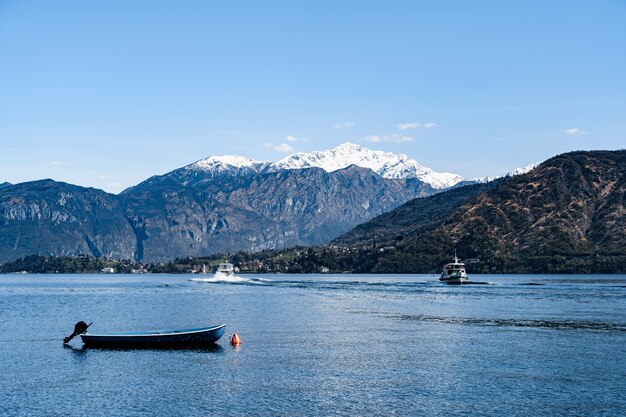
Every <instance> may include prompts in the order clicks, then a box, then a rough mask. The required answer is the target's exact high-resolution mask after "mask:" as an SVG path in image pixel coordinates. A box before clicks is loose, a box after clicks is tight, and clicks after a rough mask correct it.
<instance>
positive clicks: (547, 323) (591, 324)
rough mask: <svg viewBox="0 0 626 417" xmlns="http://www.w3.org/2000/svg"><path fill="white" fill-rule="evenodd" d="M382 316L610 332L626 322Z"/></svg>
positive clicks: (625, 329) (624, 329)
mask: <svg viewBox="0 0 626 417" xmlns="http://www.w3.org/2000/svg"><path fill="white" fill-rule="evenodd" d="M384 316H387V317H392V318H397V319H400V320H413V321H423V322H430V323H446V324H460V325H467V326H498V327H503V326H506V327H533V328H544V329H559V330H598V331H610V332H626V323H611V322H599V321H584V320H583V321H581V320H524V319H497V318H472V317H444V316H428V315H420V314H417V315H412V314H400V315H397V314H391V315H389V314H385V315H384Z"/></svg>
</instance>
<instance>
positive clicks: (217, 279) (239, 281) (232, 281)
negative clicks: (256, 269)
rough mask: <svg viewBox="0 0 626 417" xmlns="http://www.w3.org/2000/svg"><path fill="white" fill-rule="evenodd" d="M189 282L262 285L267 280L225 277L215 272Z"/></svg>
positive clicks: (233, 276) (234, 276) (235, 276)
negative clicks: (209, 275) (208, 276)
mask: <svg viewBox="0 0 626 417" xmlns="http://www.w3.org/2000/svg"><path fill="white" fill-rule="evenodd" d="M189 281H194V282H207V283H212V284H263V283H264V282H267V280H265V279H262V278H245V277H240V276H237V275H226V274H222V273H219V272H216V273H215V275H213V276H212V277H210V278H191V279H190V280H189Z"/></svg>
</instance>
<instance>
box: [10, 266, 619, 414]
mask: <svg viewBox="0 0 626 417" xmlns="http://www.w3.org/2000/svg"><path fill="white" fill-rule="evenodd" d="M196 277H197V276H196ZM190 278H192V276H189V275H0V372H1V376H0V415H3V416H11V415H46V416H55V415H59V416H67V415H77V416H78V415H91V416H97V415H106V416H110V415H124V416H130V415H163V416H174V415H186V416H189V415H190V416H194V415H202V416H205V415H211V414H219V415H268V416H274V415H288V416H293V415H493V416H501V415H509V416H514V415H525V416H529V415H576V416H580V415H589V416H598V415H607V416H618V415H626V395H625V393H626V276H598V275H594V276H580V275H579V276H563V275H560V276H548V275H530V276H523V275H518V276H515V275H506V276H502V275H490V276H476V275H474V276H472V279H473V280H477V281H482V282H485V284H481V285H467V286H447V285H445V284H440V283H439V282H437V277H436V276H433V275H419V276H411V275H245V276H242V279H240V280H237V282H195V281H190ZM79 320H85V321H86V322H88V323H89V322H93V323H94V324H93V325H92V327H91V328H90V330H92V331H93V332H106V331H123V330H142V329H159V328H176V327H183V328H184V327H202V326H205V325H212V324H220V323H226V324H227V325H228V327H227V330H226V331H227V333H231V332H232V331H234V330H237V331H238V333H239V334H240V336H241V338H242V340H243V344H242V345H241V346H240V347H239V348H238V349H234V348H232V347H231V346H230V345H229V343H228V337H227V336H225V337H224V338H223V339H222V340H220V341H219V342H218V345H217V347H215V348H209V349H191V350H101V349H83V348H82V347H81V346H82V344H81V342H80V338H78V337H77V338H76V339H74V340H73V341H72V342H71V345H72V347H64V346H63V344H62V339H63V337H64V336H67V335H69V334H70V333H71V332H72V330H73V326H74V324H75V323H76V322H77V321H79Z"/></svg>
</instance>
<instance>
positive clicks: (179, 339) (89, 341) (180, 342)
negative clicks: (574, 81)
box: [80, 324, 226, 348]
mask: <svg viewBox="0 0 626 417" xmlns="http://www.w3.org/2000/svg"><path fill="white" fill-rule="evenodd" d="M225 329H226V325H225V324H221V325H219V326H212V327H203V328H197V329H181V330H159V331H151V332H132V333H109V334H90V333H85V334H81V335H80V337H81V338H82V339H83V343H84V344H85V346H87V347H110V348H112V347H154V348H159V347H181V346H182V347H186V346H202V345H209V344H212V343H215V342H217V341H218V340H219V339H220V338H221V337H222V336H223V335H224V331H225Z"/></svg>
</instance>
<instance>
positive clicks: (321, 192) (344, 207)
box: [0, 166, 434, 262]
mask: <svg viewBox="0 0 626 417" xmlns="http://www.w3.org/2000/svg"><path fill="white" fill-rule="evenodd" d="M261 168H262V167H261ZM259 171H260V172H259ZM433 192H434V190H433V189H432V188H431V187H430V186H428V185H426V184H424V183H422V182H421V181H419V180H417V179H387V178H383V177H381V176H380V175H378V174H376V173H374V172H373V171H371V170H370V169H366V168H359V167H356V166H351V167H348V168H345V169H342V170H337V171H334V172H327V171H325V170H323V169H320V168H309V169H290V170H282V171H274V172H273V171H269V172H268V171H265V170H263V169H258V167H256V166H253V167H249V168H246V169H232V167H226V169H219V170H215V169H212V170H208V171H207V170H203V169H189V168H188V167H185V168H181V169H179V170H176V171H173V172H171V173H169V174H166V175H163V176H157V177H152V178H150V179H148V180H147V181H145V182H143V183H141V184H139V185H137V186H135V187H132V188H130V189H128V190H126V191H125V192H123V193H122V194H120V195H119V196H116V195H112V194H107V193H105V192H103V191H100V190H95V189H91V188H83V187H78V186H73V185H69V184H65V183H59V182H55V181H51V180H44V181H35V182H30V183H23V184H18V185H15V186H11V187H5V188H4V189H2V190H0V221H1V223H0V232H1V233H0V261H8V260H13V259H16V258H19V257H22V256H26V255H31V254H45V255H74V254H91V255H95V256H108V257H112V258H122V259H134V260H138V261H144V262H156V261H164V260H171V259H174V258H176V257H183V256H189V255H208V254H213V253H218V252H229V251H239V250H246V251H257V250H261V249H266V248H284V247H289V246H294V245H313V244H320V243H324V242H327V241H329V240H330V239H332V238H334V237H336V236H338V235H339V234H341V233H343V232H345V231H347V230H349V229H350V228H352V227H354V226H356V225H357V224H359V223H361V222H363V221H366V220H369V219H371V218H372V217H374V216H376V215H378V214H380V213H382V212H384V211H387V210H390V209H392V208H395V207H397V206H398V205H400V204H402V203H404V202H405V201H407V200H409V199H411V198H414V197H417V196H424V195H430V194H432V193H433Z"/></svg>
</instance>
